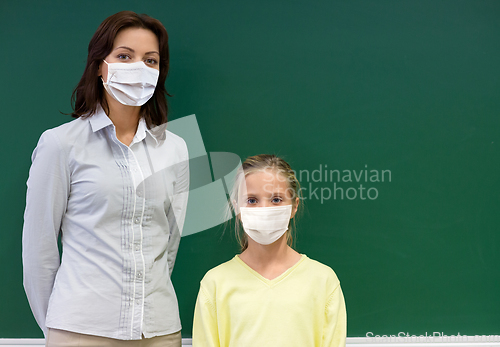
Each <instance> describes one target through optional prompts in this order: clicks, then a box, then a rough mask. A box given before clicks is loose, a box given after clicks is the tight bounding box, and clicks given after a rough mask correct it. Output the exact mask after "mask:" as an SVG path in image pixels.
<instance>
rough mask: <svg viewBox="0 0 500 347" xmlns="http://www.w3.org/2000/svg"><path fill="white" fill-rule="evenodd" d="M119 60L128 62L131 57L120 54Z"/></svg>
mask: <svg viewBox="0 0 500 347" xmlns="http://www.w3.org/2000/svg"><path fill="white" fill-rule="evenodd" d="M117 58H118V59H120V60H127V59H130V56H129V55H128V54H118V56H117Z"/></svg>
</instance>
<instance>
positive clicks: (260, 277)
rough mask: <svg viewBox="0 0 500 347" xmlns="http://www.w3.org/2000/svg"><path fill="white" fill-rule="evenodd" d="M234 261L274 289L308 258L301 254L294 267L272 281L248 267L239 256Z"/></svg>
mask: <svg viewBox="0 0 500 347" xmlns="http://www.w3.org/2000/svg"><path fill="white" fill-rule="evenodd" d="M234 259H236V262H238V263H239V264H240V265H241V266H243V267H244V268H245V269H247V270H248V271H249V272H250V273H251V274H253V275H254V276H255V277H257V278H258V279H259V280H261V281H262V282H264V283H265V284H266V285H268V286H269V287H273V286H275V285H276V284H278V283H279V282H281V281H282V280H284V279H285V278H286V277H288V275H290V274H291V273H292V272H293V271H294V270H295V269H296V268H297V267H298V266H299V265H300V264H302V263H303V262H304V260H306V259H307V256H306V255H305V254H301V257H300V259H299V260H298V261H297V262H296V263H295V264H294V265H292V266H291V267H289V268H288V269H286V270H285V271H284V272H283V273H282V274H281V275H279V276H278V277H275V278H273V279H272V280H270V279H267V278H265V277H264V276H262V275H261V274H260V273H258V272H257V271H255V270H254V269H252V268H251V267H250V266H248V265H247V263H245V262H244V261H243V260H241V258H240V257H239V255H235V256H234Z"/></svg>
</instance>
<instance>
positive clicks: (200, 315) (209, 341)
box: [192, 286, 220, 347]
mask: <svg viewBox="0 0 500 347" xmlns="http://www.w3.org/2000/svg"><path fill="white" fill-rule="evenodd" d="M192 343H193V347H219V346H220V342H219V330H218V325H217V310H216V308H215V307H214V306H213V304H212V302H211V301H210V299H209V296H208V295H207V294H206V291H205V290H204V289H203V286H201V287H200V291H199V292H198V298H197V299H196V306H195V309H194V320H193V340H192Z"/></svg>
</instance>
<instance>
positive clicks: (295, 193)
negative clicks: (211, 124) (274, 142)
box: [229, 154, 301, 252]
mask: <svg viewBox="0 0 500 347" xmlns="http://www.w3.org/2000/svg"><path fill="white" fill-rule="evenodd" d="M265 170H270V171H273V172H275V173H278V174H280V175H281V176H282V177H283V178H284V179H285V180H286V182H287V184H288V191H290V192H292V207H293V208H295V207H296V208H297V212H298V209H299V206H300V205H301V203H300V200H301V196H300V193H301V190H300V183H299V181H298V180H297V177H296V176H295V172H294V171H293V170H292V168H291V167H290V165H289V164H288V163H287V162H286V161H285V160H283V159H282V158H279V157H277V156H275V155H274V154H259V155H255V156H252V157H248V158H247V159H246V160H245V161H244V162H243V164H242V165H241V167H240V168H239V169H238V172H237V174H236V178H235V182H234V185H233V189H232V190H231V194H230V199H231V203H230V204H229V206H230V207H231V210H232V212H233V213H234V215H235V216H236V218H235V225H234V226H235V233H236V240H237V241H238V243H239V244H240V247H241V251H242V252H243V251H244V250H245V249H247V247H248V238H247V235H246V233H245V231H244V230H243V227H242V225H241V220H240V218H239V217H238V214H239V208H238V197H239V195H240V189H241V186H242V184H243V183H244V181H245V178H246V177H247V176H248V175H251V174H252V173H255V172H260V171H265ZM296 198H299V200H297V199H296ZM229 212H230V213H231V211H229ZM295 215H296V214H295ZM294 230H295V218H293V219H292V220H291V221H290V223H289V224H288V230H287V231H286V239H287V244H288V245H289V246H290V247H292V246H293V241H294V235H293V234H294Z"/></svg>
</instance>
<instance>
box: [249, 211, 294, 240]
mask: <svg viewBox="0 0 500 347" xmlns="http://www.w3.org/2000/svg"><path fill="white" fill-rule="evenodd" d="M240 212H241V223H242V224H243V230H245V232H246V233H247V235H248V236H249V237H250V238H251V239H252V240H254V241H255V242H257V243H260V244H261V245H270V244H271V243H273V242H275V241H276V240H278V239H279V238H280V237H281V236H283V234H284V233H285V231H287V230H288V223H290V217H291V215H292V205H285V206H275V207H240Z"/></svg>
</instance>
